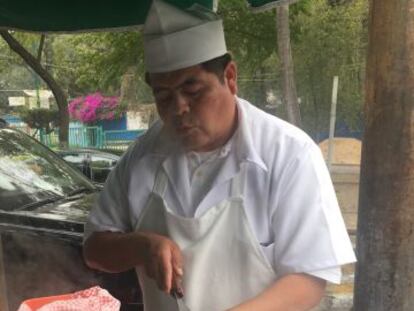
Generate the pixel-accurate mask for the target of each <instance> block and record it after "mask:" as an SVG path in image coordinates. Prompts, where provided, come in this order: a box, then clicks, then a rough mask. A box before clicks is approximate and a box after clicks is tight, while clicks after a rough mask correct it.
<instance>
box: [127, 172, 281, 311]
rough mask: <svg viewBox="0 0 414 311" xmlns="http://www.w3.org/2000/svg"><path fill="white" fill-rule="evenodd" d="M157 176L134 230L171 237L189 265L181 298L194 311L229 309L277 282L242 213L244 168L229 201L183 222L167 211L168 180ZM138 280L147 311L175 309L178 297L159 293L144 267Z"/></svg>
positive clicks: (140, 270) (180, 218)
mask: <svg viewBox="0 0 414 311" xmlns="http://www.w3.org/2000/svg"><path fill="white" fill-rule="evenodd" d="M159 172H160V174H158V175H157V178H156V180H155V186H154V193H153V194H151V196H150V199H149V201H148V204H147V206H146V208H145V209H144V211H143V215H142V217H141V218H140V220H139V222H138V224H137V227H136V228H135V229H136V230H137V231H150V232H155V233H159V234H163V235H167V236H169V237H170V238H171V239H172V240H174V241H175V242H176V243H177V244H178V246H179V247H180V249H181V250H182V252H183V257H184V262H185V266H184V277H183V291H184V298H183V300H184V303H185V305H186V306H187V307H188V308H189V309H190V310H191V311H210V310H227V309H228V308H231V307H234V306H236V305H238V304H240V303H241V302H243V301H246V300H248V299H251V298H253V297H255V296H257V295H258V294H259V293H261V292H262V291H263V290H264V289H266V288H267V287H269V286H270V285H271V284H272V283H273V282H274V281H275V280H276V274H275V272H274V271H273V269H272V267H271V265H270V264H269V262H268V260H267V258H266V257H265V256H264V255H263V253H262V251H261V248H260V245H259V243H258V242H257V240H256V238H255V237H254V235H253V234H252V231H251V229H250V225H249V223H248V221H247V217H246V214H245V212H244V208H243V197H242V193H243V190H244V179H243V176H244V175H243V170H241V171H240V172H239V173H238V174H237V175H236V176H235V177H234V179H233V180H232V182H231V183H232V187H231V188H232V191H231V193H230V198H229V199H226V200H224V201H223V202H221V203H219V204H218V205H216V206H214V207H212V208H210V209H209V210H208V211H206V213H205V214H203V215H200V216H199V217H197V218H183V217H181V216H179V215H176V214H174V213H173V212H172V211H171V210H169V209H168V206H167V204H166V203H165V202H164V200H163V199H162V196H163V195H164V193H165V188H166V186H167V176H166V175H165V172H164V170H163V169H162V168H161V169H160V171H159ZM213 263H214V264H213ZM138 276H139V280H140V284H141V289H142V292H143V298H144V306H145V310H146V311H161V310H162V311H166V310H177V304H176V302H175V301H174V299H173V298H172V297H171V296H169V295H166V294H165V293H163V292H161V291H160V290H159V289H158V288H157V285H156V283H155V281H154V280H152V279H150V278H148V277H147V276H146V274H145V271H143V269H142V268H141V269H138ZM246 280H249V281H246Z"/></svg>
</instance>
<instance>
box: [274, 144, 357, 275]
mask: <svg viewBox="0 0 414 311" xmlns="http://www.w3.org/2000/svg"><path fill="white" fill-rule="evenodd" d="M277 182H278V184H279V187H278V190H277V191H276V192H277V196H276V194H274V195H275V197H274V201H273V202H275V205H274V211H273V213H272V217H271V226H272V230H273V232H272V233H273V235H274V241H275V243H274V260H275V266H276V271H277V273H278V274H279V276H283V275H286V274H289V273H308V274H317V275H316V276H318V275H319V276H318V277H321V278H324V279H326V280H328V281H330V277H327V275H328V274H330V273H321V271H324V270H326V271H333V270H335V269H336V268H338V267H339V266H341V265H343V264H346V263H351V262H354V261H355V255H354V251H353V247H352V244H351V242H350V239H349V236H348V233H347V230H346V227H345V224H344V221H343V218H342V215H341V212H340V209H339V206H338V202H337V199H336V194H335V190H334V188H333V185H332V181H331V178H330V175H329V172H328V170H327V167H326V165H325V161H324V159H323V157H322V154H321V152H320V150H319V148H318V146H316V145H315V144H311V145H308V146H307V147H306V148H305V150H303V151H302V152H300V153H298V154H297V155H296V156H294V155H292V157H291V161H290V163H289V164H288V165H287V166H286V167H285V168H284V170H283V173H282V174H281V175H279V180H278V181H277ZM332 269H333V270H332ZM318 271H319V272H318ZM335 273H337V271H336V272H335ZM339 277H340V275H339ZM331 281H333V282H335V283H337V281H338V278H337V277H335V278H333V279H331Z"/></svg>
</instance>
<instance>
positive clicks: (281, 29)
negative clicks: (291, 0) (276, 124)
mask: <svg viewBox="0 0 414 311" xmlns="http://www.w3.org/2000/svg"><path fill="white" fill-rule="evenodd" d="M276 13H277V14H276V26H277V45H278V52H279V59H280V63H281V68H282V77H283V78H282V87H283V94H282V95H283V96H282V97H283V98H282V99H283V103H284V104H285V107H286V112H287V117H288V121H289V122H290V123H292V124H295V125H296V126H299V127H301V125H302V124H301V117H300V109H299V103H298V97H297V94H296V84H295V77H294V71H293V61H292V51H291V48H290V30H289V4H283V5H280V6H278V7H277V8H276Z"/></svg>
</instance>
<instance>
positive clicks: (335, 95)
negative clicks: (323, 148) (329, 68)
mask: <svg viewBox="0 0 414 311" xmlns="http://www.w3.org/2000/svg"><path fill="white" fill-rule="evenodd" d="M337 98H338V76H334V78H333V86H332V103H331V119H330V122H329V141H328V168H329V170H331V166H332V158H333V151H334V150H333V149H334V146H333V143H334V141H333V139H334V136H335V121H336V102H337Z"/></svg>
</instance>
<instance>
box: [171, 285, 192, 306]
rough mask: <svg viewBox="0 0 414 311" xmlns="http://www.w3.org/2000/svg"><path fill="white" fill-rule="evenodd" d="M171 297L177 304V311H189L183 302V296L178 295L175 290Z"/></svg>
mask: <svg viewBox="0 0 414 311" xmlns="http://www.w3.org/2000/svg"><path fill="white" fill-rule="evenodd" d="M171 293H172V296H173V297H174V299H175V301H176V302H177V307H178V311H190V308H188V307H187V306H186V304H185V302H184V300H183V295H182V294H179V293H178V291H177V290H176V289H173V290H172V291H171Z"/></svg>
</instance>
